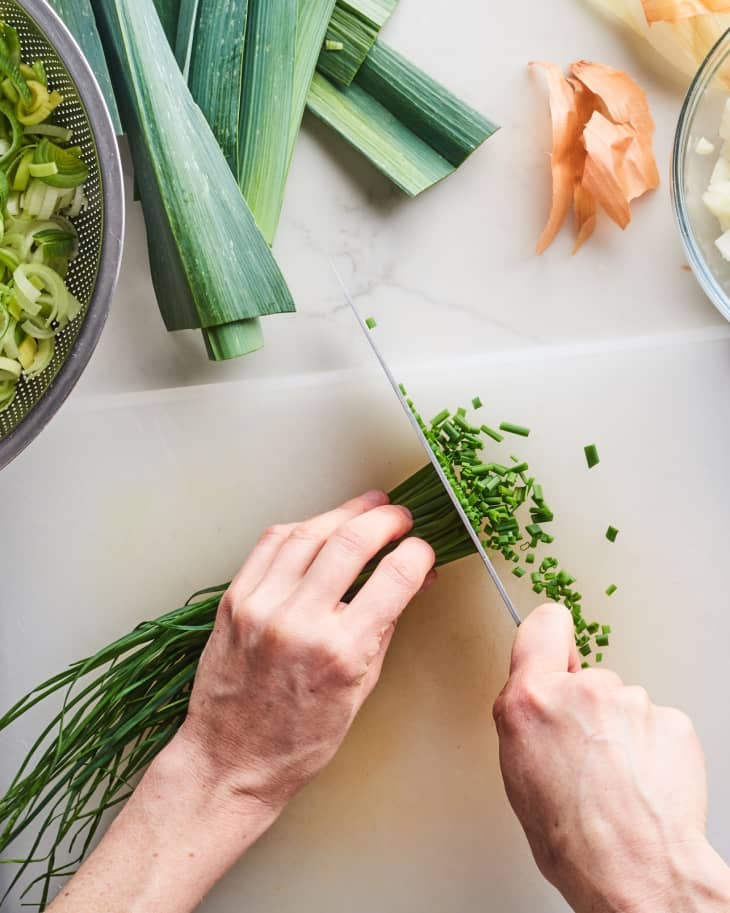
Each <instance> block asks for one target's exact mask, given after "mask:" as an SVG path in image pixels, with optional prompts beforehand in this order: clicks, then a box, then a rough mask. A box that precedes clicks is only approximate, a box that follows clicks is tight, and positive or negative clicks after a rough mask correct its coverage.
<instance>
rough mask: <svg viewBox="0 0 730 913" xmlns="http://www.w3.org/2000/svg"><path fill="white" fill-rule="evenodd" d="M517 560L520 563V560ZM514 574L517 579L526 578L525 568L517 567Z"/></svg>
mask: <svg viewBox="0 0 730 913" xmlns="http://www.w3.org/2000/svg"><path fill="white" fill-rule="evenodd" d="M517 560H518V561H519V558H518V559H517ZM512 573H513V574H514V575H515V577H524V576H525V570H524V568H521V567H516V568H515V569H514V570H513V571H512Z"/></svg>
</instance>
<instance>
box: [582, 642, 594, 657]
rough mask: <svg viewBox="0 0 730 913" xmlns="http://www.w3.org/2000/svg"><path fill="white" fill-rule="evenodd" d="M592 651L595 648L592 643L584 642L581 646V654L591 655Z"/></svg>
mask: <svg viewBox="0 0 730 913" xmlns="http://www.w3.org/2000/svg"><path fill="white" fill-rule="evenodd" d="M592 652H593V650H592V649H591V645H590V644H583V646H582V647H581V648H580V654H581V656H590V654H591V653H592Z"/></svg>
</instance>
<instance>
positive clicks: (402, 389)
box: [398, 384, 408, 396]
mask: <svg viewBox="0 0 730 913" xmlns="http://www.w3.org/2000/svg"><path fill="white" fill-rule="evenodd" d="M398 389H399V390H400V392H401V393H402V394H403V396H408V391H407V390H406V388H405V384H398Z"/></svg>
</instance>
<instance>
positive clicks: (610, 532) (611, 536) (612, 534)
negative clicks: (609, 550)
mask: <svg viewBox="0 0 730 913" xmlns="http://www.w3.org/2000/svg"><path fill="white" fill-rule="evenodd" d="M616 536H618V530H617V529H616V527H615V526H609V527H608V529H607V530H606V538H607V539H608V541H609V542H615V541H616Z"/></svg>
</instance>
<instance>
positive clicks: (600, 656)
mask: <svg viewBox="0 0 730 913" xmlns="http://www.w3.org/2000/svg"><path fill="white" fill-rule="evenodd" d="M596 662H597V663H602V662H603V653H596Z"/></svg>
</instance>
